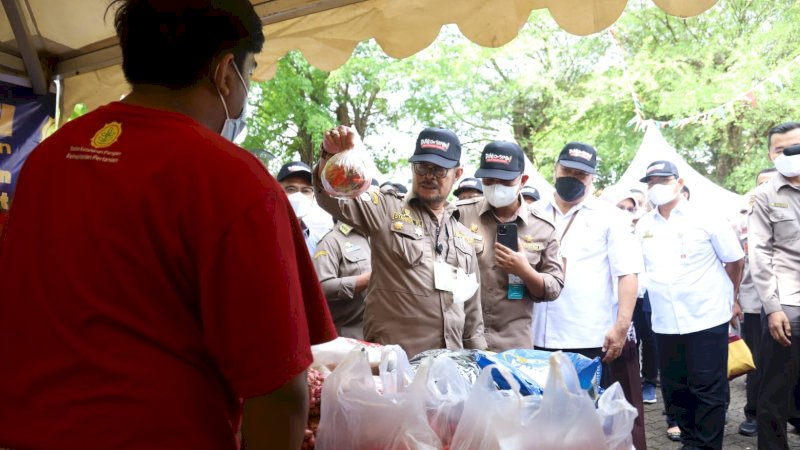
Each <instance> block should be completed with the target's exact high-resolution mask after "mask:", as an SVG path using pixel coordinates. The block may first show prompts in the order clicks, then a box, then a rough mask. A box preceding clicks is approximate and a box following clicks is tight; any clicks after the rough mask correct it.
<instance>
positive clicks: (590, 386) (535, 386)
mask: <svg viewBox="0 0 800 450" xmlns="http://www.w3.org/2000/svg"><path fill="white" fill-rule="evenodd" d="M552 354H553V352H548V351H543V350H530V349H515V350H507V351H505V352H502V353H498V354H496V355H482V356H481V357H479V358H478V365H479V366H481V367H485V366H487V365H490V364H501V365H504V366H506V367H507V368H508V369H510V370H511V373H512V374H513V375H514V378H515V379H516V380H517V382H518V383H519V384H520V393H521V394H523V395H531V394H539V395H541V394H542V393H543V391H544V389H543V386H544V385H545V384H546V383H547V379H548V375H549V373H550V368H551V363H550V356H551V355H552ZM562 355H564V356H565V357H566V358H568V359H569V360H570V361H571V362H572V365H573V366H574V367H575V370H576V372H577V375H578V380H579V381H580V385H581V387H582V388H583V389H584V390H586V391H588V392H589V394H590V395H592V396H593V397H594V396H596V393H597V391H598V386H599V383H600V376H601V374H602V365H601V363H600V358H594V359H590V358H587V357H585V356H583V355H580V354H578V353H562ZM495 382H496V383H497V385H498V386H499V387H500V388H501V389H509V386H508V385H507V384H505V382H504V381H503V379H502V378H498V379H496V380H495Z"/></svg>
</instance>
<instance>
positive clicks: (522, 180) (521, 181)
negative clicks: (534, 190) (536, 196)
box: [519, 173, 528, 186]
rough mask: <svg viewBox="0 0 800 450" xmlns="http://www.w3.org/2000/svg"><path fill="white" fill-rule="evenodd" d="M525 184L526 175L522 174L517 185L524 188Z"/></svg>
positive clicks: (526, 180)
mask: <svg viewBox="0 0 800 450" xmlns="http://www.w3.org/2000/svg"><path fill="white" fill-rule="evenodd" d="M527 182H528V175H525V174H524V173H523V174H522V178H520V180H519V184H520V185H521V186H525V183H527Z"/></svg>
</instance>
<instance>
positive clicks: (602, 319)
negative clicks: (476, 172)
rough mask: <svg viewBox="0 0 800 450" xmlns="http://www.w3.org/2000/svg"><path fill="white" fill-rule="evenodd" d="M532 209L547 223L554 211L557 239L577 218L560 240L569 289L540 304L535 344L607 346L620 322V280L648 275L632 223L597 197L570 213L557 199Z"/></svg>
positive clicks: (561, 347)
mask: <svg viewBox="0 0 800 450" xmlns="http://www.w3.org/2000/svg"><path fill="white" fill-rule="evenodd" d="M533 206H534V208H536V209H538V210H539V211H540V212H541V213H542V214H543V215H544V217H546V218H548V219H550V218H552V217H553V212H554V211H555V213H556V219H555V226H556V236H558V237H561V236H562V234H563V233H564V230H565V229H566V227H567V224H568V223H569V222H570V220H571V219H572V217H574V220H573V221H572V225H571V226H570V227H569V229H567V233H566V234H565V235H563V238H562V239H561V255H562V257H564V258H565V259H566V267H565V274H564V288H563V289H562V290H561V294H560V295H559V297H558V298H557V299H556V300H555V301H552V302H544V303H536V304H535V306H534V314H533V336H534V344H535V345H536V346H538V347H545V348H550V349H583V348H598V347H602V346H603V340H604V338H605V335H606V333H607V332H608V330H609V328H611V327H612V326H613V324H614V322H615V321H616V309H617V303H618V300H617V296H616V294H615V285H616V284H617V283H618V279H619V277H620V276H623V275H629V274H638V273H641V272H642V271H643V270H644V268H643V265H642V254H641V250H640V249H639V243H638V242H637V240H636V237H635V236H634V235H633V233H632V231H631V226H630V219H628V218H626V217H625V216H624V214H623V213H622V212H621V211H620V210H618V209H617V208H615V207H614V206H612V205H610V204H608V203H606V202H604V201H601V200H599V199H597V198H596V197H587V198H586V200H584V201H583V202H581V203H580V204H578V205H575V206H573V207H572V209H570V210H569V211H567V213H566V214H562V213H561V211H560V210H559V208H558V207H557V206H556V204H555V199H554V198H551V200H550V201H549V202H548V201H539V202H536V203H534V205H533ZM575 214H577V216H576V215H575Z"/></svg>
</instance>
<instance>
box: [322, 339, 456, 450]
mask: <svg viewBox="0 0 800 450" xmlns="http://www.w3.org/2000/svg"><path fill="white" fill-rule="evenodd" d="M391 354H394V357H392V356H390V355H391ZM392 361H395V362H394V363H393V362H392ZM410 370H411V368H410V366H409V365H408V359H407V358H406V356H405V352H403V350H402V349H401V348H399V347H397V346H388V347H387V348H385V349H384V358H382V362H381V380H382V381H383V384H384V392H383V393H379V392H378V391H377V389H376V388H375V382H374V381H373V378H372V372H371V370H370V367H369V364H368V362H367V357H366V353H365V352H364V350H363V349H357V350H353V351H352V352H351V353H350V354H348V355H347V357H345V359H344V361H342V363H341V364H340V365H339V366H338V367H337V368H336V370H334V371H333V372H332V373H331V374H330V376H328V378H327V379H326V380H325V384H324V385H323V388H322V411H321V418H320V423H319V429H318V431H317V448H318V449H319V450H343V449H347V450H375V449H384V450H438V449H439V448H440V443H439V439H438V438H437V437H436V435H435V434H434V432H433V430H431V428H430V426H429V425H428V420H427V418H426V416H425V409H424V406H423V404H422V403H421V402H419V401H418V399H415V397H414V396H412V395H411V394H410V393H409V392H408V389H407V388H408V383H410V381H411V380H410V377H409V375H408V371H410Z"/></svg>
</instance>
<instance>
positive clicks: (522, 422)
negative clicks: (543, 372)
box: [451, 352, 632, 450]
mask: <svg viewBox="0 0 800 450" xmlns="http://www.w3.org/2000/svg"><path fill="white" fill-rule="evenodd" d="M493 372H494V373H493ZM498 376H502V377H503V378H504V379H505V383H507V384H508V385H509V386H510V387H511V389H509V390H497V388H496V387H495V384H494V381H493V379H496V378H497V377H498ZM631 426H632V422H631ZM451 449H452V450H501V449H502V450H606V449H607V447H606V438H605V435H604V434H603V429H602V427H601V425H600V419H599V417H598V414H597V412H596V411H595V407H594V402H593V401H592V399H591V398H590V397H589V394H587V393H586V391H584V390H583V389H581V385H580V381H579V379H578V374H577V372H576V371H575V367H574V366H573V364H572V361H571V360H570V359H569V358H568V357H567V356H566V355H564V354H562V353H561V352H556V353H553V354H552V355H551V356H550V373H549V375H548V378H547V383H546V385H545V389H544V395H543V396H541V397H540V396H538V395H529V396H522V395H521V394H519V383H518V382H517V381H516V379H515V377H514V376H513V375H512V374H511V372H510V371H509V370H508V369H507V368H505V367H504V366H500V365H491V366H487V367H486V368H484V369H483V371H482V372H481V374H480V376H479V377H478V381H477V382H476V383H475V386H473V389H472V393H471V394H470V397H469V400H468V401H467V404H466V405H465V407H464V413H463V415H462V417H461V423H459V425H458V429H457V430H456V433H455V436H454V437H453V445H452V446H451Z"/></svg>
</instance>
